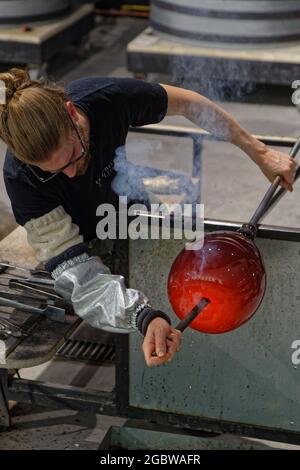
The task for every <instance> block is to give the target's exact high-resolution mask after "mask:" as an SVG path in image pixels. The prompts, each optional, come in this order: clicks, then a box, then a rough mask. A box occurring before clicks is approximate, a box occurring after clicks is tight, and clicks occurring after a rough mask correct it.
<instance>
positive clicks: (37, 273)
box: [0, 260, 50, 277]
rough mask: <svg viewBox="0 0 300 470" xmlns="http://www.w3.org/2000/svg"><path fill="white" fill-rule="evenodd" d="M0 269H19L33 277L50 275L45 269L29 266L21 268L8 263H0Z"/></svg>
mask: <svg viewBox="0 0 300 470" xmlns="http://www.w3.org/2000/svg"><path fill="white" fill-rule="evenodd" d="M0 267H3V268H6V269H8V268H11V269H20V270H21V271H26V272H29V273H30V274H32V275H33V276H47V277H50V274H49V272H48V271H46V270H45V269H37V268H30V267H29V266H21V265H19V264H12V263H10V262H9V261H6V260H5V261H0Z"/></svg>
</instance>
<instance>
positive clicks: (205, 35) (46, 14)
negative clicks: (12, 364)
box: [0, 0, 300, 450]
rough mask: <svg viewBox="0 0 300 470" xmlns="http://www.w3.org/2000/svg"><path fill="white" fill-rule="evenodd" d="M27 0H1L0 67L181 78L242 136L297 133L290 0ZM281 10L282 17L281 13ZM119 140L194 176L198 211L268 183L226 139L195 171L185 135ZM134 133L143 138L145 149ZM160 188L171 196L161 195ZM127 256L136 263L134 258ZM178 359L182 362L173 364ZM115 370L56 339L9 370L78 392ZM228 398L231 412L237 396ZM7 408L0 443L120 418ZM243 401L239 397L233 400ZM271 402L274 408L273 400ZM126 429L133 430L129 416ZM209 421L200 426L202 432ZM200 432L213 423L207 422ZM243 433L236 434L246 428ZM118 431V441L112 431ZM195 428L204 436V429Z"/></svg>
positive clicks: (94, 443)
mask: <svg viewBox="0 0 300 470" xmlns="http://www.w3.org/2000/svg"><path fill="white" fill-rule="evenodd" d="M29 3H30V2H27V1H26V0H25V1H21V0H17V1H14V0H8V1H5V0H0V70H1V71H4V70H7V69H8V68H9V67H11V66H24V67H26V68H28V69H29V70H30V73H31V76H32V77H40V76H44V75H47V76H49V77H51V78H53V79H55V80H58V81H60V82H61V83H68V82H69V81H71V80H74V79H77V78H80V77H85V76H115V77H116V76H117V77H125V76H127V77H133V76H134V77H137V78H139V79H146V80H149V81H154V82H161V83H166V84H172V85H178V86H183V87H187V88H191V89H193V90H195V91H198V92H200V93H203V94H205V95H206V96H208V97H210V98H211V99H213V100H215V101H217V102H219V103H221V105H222V106H223V107H224V108H225V109H226V110H227V111H229V112H230V113H231V114H232V115H233V116H234V117H235V118H236V119H237V120H238V121H239V122H240V123H241V124H242V125H243V126H244V127H245V128H246V129H247V130H249V131H250V132H251V133H253V134H257V135H259V136H276V137H288V138H297V137H298V136H299V135H300V114H299V108H298V106H297V104H294V103H293V102H292V95H293V93H294V92H295V90H296V88H292V83H293V82H294V81H295V80H300V22H299V17H300V5H299V2H298V1H285V2H278V1H266V2H258V1H249V2H244V1H229V2H228V1H227V2H223V1H220V0H219V1H215V0H214V1H211V2H209V1H205V0H203V1H201V0H200V1H195V0H194V1H193V0H189V1H187V2H181V1H179V0H177V1H176V0H174V1H172V0H164V1H159V0H153V1H152V2H149V1H129V0H128V1H126V2H122V1H119V0H113V1H109V0H107V1H98V2H94V3H93V2H85V1H76V2H75V1H73V2H72V1H68V0H65V1H53V2H46V1H37V2H35V7H34V8H35V10H32V9H31V8H30V7H29ZM150 3H151V5H150ZM225 3H226V4H227V6H226V7H225V6H224V4H225ZM229 4H230V5H229ZM244 4H246V5H244ZM258 4H260V5H258ZM233 9H234V12H233V11H232V10H233ZM283 17H284V19H285V21H280V19H282V18H283ZM244 22H246V23H247V26H246V27H245V23H244ZM162 124H163V125H173V126H179V127H181V128H184V127H189V128H194V127H195V126H194V125H193V124H192V123H190V122H188V121H187V120H185V119H184V118H179V117H172V118H165V119H164V121H163V123H162ZM128 141H129V142H130V143H131V144H132V145H131V146H130V148H131V149H132V152H130V149H129V152H128V158H129V160H131V161H132V162H134V163H139V164H142V165H145V166H147V167H153V168H156V169H159V170H160V171H162V172H163V171H165V170H175V171H176V172H177V173H178V174H180V175H184V176H185V177H186V178H188V179H189V180H190V181H191V182H193V183H195V181H196V183H195V184H198V189H199V202H202V203H204V205H205V218H206V219H209V220H221V221H231V222H245V221H247V220H248V219H249V217H250V216H251V215H252V213H253V210H254V209H255V207H256V206H257V205H258V203H259V202H260V200H261V198H262V196H263V194H264V192H265V191H266V189H267V183H266V179H265V177H264V176H263V175H262V174H261V173H260V171H259V170H258V168H257V167H256V166H255V165H254V164H253V163H252V162H251V161H250V159H249V158H247V157H246V156H245V155H243V154H242V152H241V151H240V150H239V149H237V148H236V147H233V146H232V145H230V144H227V143H223V142H214V141H205V142H203V144H202V148H201V165H200V166H199V167H198V174H195V173H194V171H193V170H194V168H193V143H192V141H191V142H190V141H188V140H186V139H185V138H183V137H180V136H175V137H174V136H172V137H165V136H164V137H162V136H160V135H155V134H154V135H143V134H136V133H135V132H132V133H130V135H129V138H128ZM145 141H147V142H151V143H152V145H151V146H150V147H151V148H150V151H149V147H147V145H146V144H145ZM277 148H278V147H277ZM283 151H285V152H287V151H288V148H287V147H286V146H285V147H283ZM4 155H5V146H4V145H3V143H1V142H0V167H1V169H2V166H3V161H4ZM141 160H142V161H141ZM299 196H300V185H299V184H297V183H296V184H295V188H294V191H293V192H292V193H290V194H286V195H285V197H284V198H283V199H282V200H281V201H280V203H279V204H278V205H277V207H275V208H274V209H273V210H272V212H271V213H270V214H269V215H268V216H267V217H266V218H265V220H264V224H268V225H272V226H276V227H278V226H279V227H288V228H290V229H291V230H292V231H293V229H295V232H297V233H298V232H299V230H300V212H299V205H298V201H299ZM168 197H169V200H170V195H168ZM176 197H178V195H177V196H176ZM176 197H175V199H174V200H177V199H176ZM15 228H16V224H15V222H14V218H13V215H12V211H11V207H10V203H9V199H8V196H7V194H6V191H5V187H4V183H3V178H2V171H1V176H0V240H2V242H3V241H5V238H6V237H7V236H8V235H9V234H12V232H13V230H14V229H15ZM139 249H141V248H139ZM134 262H136V263H138V261H137V260H133V263H134ZM278 276H279V274H278ZM142 284H144V281H143V282H142ZM154 285H155V283H154ZM150 290H151V289H150ZM153 292H155V291H154V287H153ZM82 338H85V340H86V341H88V340H89V341H91V342H93V341H94V342H95V344H96V343H97V341H98V339H97V332H95V331H93V330H92V329H91V328H88V327H86V326H83V327H81V336H80V339H81V340H82ZM93 338H94V340H93ZM295 339H297V338H296V337H295ZM74 344H75V343H74ZM65 347H66V346H65ZM137 354H138V352H137ZM182 367H186V366H184V365H183V364H182ZM114 370H115V356H114V354H113V353H112V354H111V356H109V355H107V357H106V359H105V358H104V359H103V355H102V356H101V355H100V354H99V360H98V361H97V360H95V359H89V358H86V357H84V354H78V355H77V357H76V354H74V355H73V356H72V355H69V357H68V353H67V352H64V350H63V349H62V350H61V351H60V353H58V354H57V355H56V356H55V357H54V358H53V359H52V360H51V361H48V362H46V363H44V364H42V365H39V366H37V367H32V368H26V369H21V370H20V371H19V374H20V376H21V377H22V378H24V379H31V380H35V379H37V380H39V381H46V382H53V383H56V384H62V385H72V386H77V387H80V388H83V389H84V388H87V389H89V390H112V389H113V387H114V385H115V384H114ZM295 373H298V374H299V371H297V370H295ZM137 382H138V380H137ZM172 383H173V384H174V383H175V382H172ZM298 383H299V381H298ZM174 386H176V385H174ZM207 393H209V390H208V391H207ZM137 400H138V399H137ZM136 406H138V405H136ZM235 406H236V409H237V410H238V409H239V403H238V394H237V395H236V405H235ZM10 407H11V417H12V425H11V427H10V428H9V429H6V428H3V429H2V428H1V429H2V430H1V432H0V450H4V449H75V450H76V449H78V450H80V449H98V448H99V445H100V444H101V443H102V442H103V440H104V441H105V439H106V441H105V442H107V440H108V437H107V432H108V431H109V430H111V426H114V427H122V426H124V425H125V424H126V417H124V416H123V417H118V416H115V417H112V416H106V415H103V414H100V413H99V414H97V413H94V412H90V411H74V410H70V409H67V408H64V407H63V406H62V407H61V408H59V409H56V410H51V409H50V407H49V409H48V408H47V407H40V406H32V405H31V404H21V403H13V402H11V403H10ZM245 407H247V404H246V405H245V404H243V408H244V409H245ZM275 411H276V410H275V409H274V413H275ZM281 411H282V412H283V414H284V410H281ZM237 414H238V413H237ZM147 416H149V415H147ZM140 417H141V418H142V414H141V416H140ZM237 420H238V419H237ZM150 421H151V420H150ZM154 421H155V418H153V422H154ZM288 421H289V422H290V423H292V422H293V417H292V416H289V417H288ZM260 425H261V423H260ZM138 426H139V425H137V427H138ZM132 428H133V429H135V428H134V426H133V425H132ZM208 428H209V426H208V425H206V430H207V429H208ZM209 430H210V431H215V429H214V428H213V429H209ZM152 431H153V434H152V435H151V436H152V437H151V438H150V437H149V436H150V434H151V432H150V431H149V433H148V434H147V433H146V431H143V432H145V436H144V441H143V443H144V444H141V443H140V444H136V445H137V446H138V445H140V446H142V445H146V444H145V443H146V442H147V440H148V442H150V441H151V439H153V443H152V444H151V445H153V447H152V448H154V446H155V445H158V442H159V436H162V434H159V432H160V431H158V434H157V435H156V434H155V431H156V428H155V423H154V424H153V428H152ZM114 432H115V431H114ZM161 432H162V431H161ZM111 433H112V434H113V431H111ZM190 434H192V433H191V432H190V433H188V432H187V437H186V435H185V436H180V437H179V438H178V439H179V442H180V443H184V441H185V440H189V442H191V439H193V438H194V437H190ZM243 434H244V435H247V434H246V432H244V433H243ZM137 435H138V437H139V438H140V439H141V442H142V437H143V436H142V431H141V430H140V431H139V432H138V433H137V434H134V431H132V434H131V433H130V432H128V431H127V434H124V436H125V437H124V441H125V442H126V443H127V444H124V446H126V445H127V446H129V445H132V446H133V442H138V437H137ZM199 435H200V434H199ZM199 435H198V437H199ZM157 436H158V437H157ZM209 436H210V437H211V436H212V435H211V434H210V435H209ZM298 436H299V437H298ZM118 437H119V441H120V435H118ZM260 437H262V436H261V435H260ZM168 438H169V439H170V442H171V444H169V445H170V446H171V447H169V448H171V449H172V448H180V446H179V447H176V446H178V445H179V444H178V443H177V442H175V437H174V436H173V437H172V439H173V440H172V439H171V437H170V436H169V437H166V436H165V437H164V439H165V441H164V442H165V445H167V439H168ZM201 438H203V439H205V438H207V439H209V437H205V435H203V436H202V435H201ZM155 439H157V441H155ZM211 439H212V440H213V444H211V442H212V441H211V440H210V445H211V447H210V448H218V446H219V448H221V447H222V446H221V444H220V445H219V444H218V442H222V443H223V444H222V445H223V448H239V446H241V447H242V446H245V448H252V446H253V447H255V445H258V446H262V447H265V448H268V447H270V448H273V447H277V448H286V449H288V448H296V447H297V448H300V447H298V446H297V445H296V444H297V439H298V443H299V444H300V432H299V430H298V433H295V435H294V438H293V439H292V440H291V441H290V443H289V442H288V439H283V441H284V442H276V443H275V442H272V443H271V442H270V441H269V440H264V441H262V440H258V439H255V435H254V434H253V433H251V439H250V438H249V439H247V437H242V436H239V435H238V433H237V432H236V429H234V432H232V433H227V432H226V433H218V434H217V435H215V437H211ZM275 440H276V441H280V440H281V439H280V437H279V438H274V441H275ZM119 441H118V445H119V446H120V442H119ZM128 441H130V442H131V444H129V443H128ZM151 442H152V441H151ZM155 442H156V444H155ZM224 443H225V444H224ZM103 445H104V444H103ZM195 445H196V444H195ZM197 445H199V444H198V443H197ZM203 445H204V444H203ZM172 446H173V447H172ZM247 446H248V447H247ZM104 448H105V447H104ZM125 448H126V447H125ZM128 448H129V447H128ZM133 448H134V447H133ZM136 448H143V447H136Z"/></svg>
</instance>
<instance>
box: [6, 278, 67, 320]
mask: <svg viewBox="0 0 300 470" xmlns="http://www.w3.org/2000/svg"><path fill="white" fill-rule="evenodd" d="M9 287H10V288H11V289H15V290H19V291H24V292H28V293H30V294H33V297H32V298H33V299H38V300H40V301H41V302H42V303H44V304H48V305H55V306H56V307H59V308H63V309H65V310H66V311H67V312H68V313H73V307H72V304H70V303H69V302H67V301H66V300H65V299H64V298H63V297H61V296H60V295H58V294H55V293H53V292H50V291H49V290H45V289H44V288H43V289H40V288H38V287H36V286H35V287H33V286H32V285H30V283H27V282H22V281H18V282H16V281H9ZM41 296H42V297H41Z"/></svg>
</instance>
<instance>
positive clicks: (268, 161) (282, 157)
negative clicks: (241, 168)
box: [258, 148, 297, 191]
mask: <svg viewBox="0 0 300 470" xmlns="http://www.w3.org/2000/svg"><path fill="white" fill-rule="evenodd" d="M258 165H259V166H260V169H261V171H262V172H263V174H264V175H265V176H266V177H267V178H268V180H269V181H271V182H272V181H274V179H275V178H276V176H278V175H280V176H282V180H281V183H280V184H281V186H282V187H283V188H285V189H287V190H288V191H293V187H292V184H293V182H294V178H295V172H296V169H297V163H296V162H295V160H294V159H293V158H291V157H289V155H287V154H286V153H282V152H278V151H277V150H273V149H269V148H266V150H265V152H264V154H263V156H262V157H261V158H260V160H259V161H258Z"/></svg>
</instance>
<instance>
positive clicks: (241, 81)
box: [169, 55, 256, 101]
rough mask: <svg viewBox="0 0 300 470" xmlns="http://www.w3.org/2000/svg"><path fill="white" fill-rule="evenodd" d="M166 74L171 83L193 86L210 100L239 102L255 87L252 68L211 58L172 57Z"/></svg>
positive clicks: (184, 86)
mask: <svg viewBox="0 0 300 470" xmlns="http://www.w3.org/2000/svg"><path fill="white" fill-rule="evenodd" d="M169 73H170V75H171V83H173V84H174V85H176V86H179V87H182V88H190V89H193V90H194V91H197V92H198V93H201V94H203V95H205V96H207V97H208V98H210V99H211V100H213V101H225V100H227V101H231V100H239V101H240V100H242V99H243V98H246V97H247V96H248V95H249V94H251V93H252V92H253V91H254V90H255V88H256V85H255V83H254V82H255V70H252V71H250V70H249V69H248V68H247V67H246V66H245V65H242V64H239V63H230V65H229V61H221V60H215V61H214V60H213V59H212V58H210V59H205V58H200V57H199V58H198V59H196V60H195V59H194V58H192V57H188V56H184V55H182V56H176V57H173V58H172V60H171V63H170V66H169Z"/></svg>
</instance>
